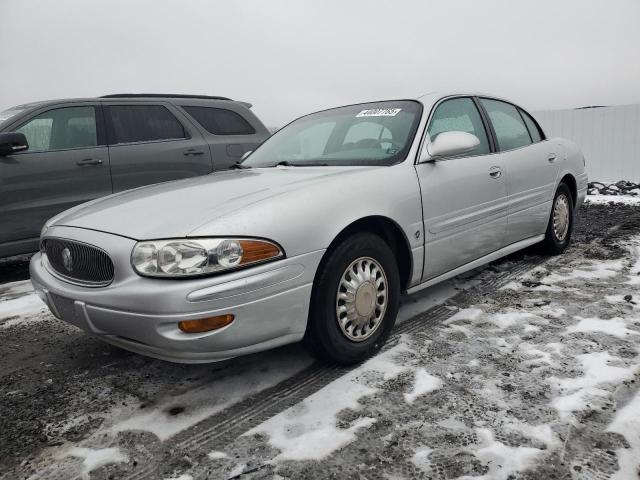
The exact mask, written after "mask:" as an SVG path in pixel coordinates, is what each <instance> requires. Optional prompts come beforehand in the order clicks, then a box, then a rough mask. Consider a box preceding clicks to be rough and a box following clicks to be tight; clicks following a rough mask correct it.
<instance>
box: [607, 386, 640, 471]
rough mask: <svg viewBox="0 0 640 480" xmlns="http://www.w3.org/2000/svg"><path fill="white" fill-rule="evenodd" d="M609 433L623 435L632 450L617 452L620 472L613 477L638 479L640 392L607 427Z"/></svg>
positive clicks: (625, 449) (619, 450)
mask: <svg viewBox="0 0 640 480" xmlns="http://www.w3.org/2000/svg"><path fill="white" fill-rule="evenodd" d="M607 431H608V432H615V433H619V434H620V435H622V436H623V437H624V438H626V439H627V442H629V447H630V448H619V449H618V450H617V451H616V456H617V457H618V465H619V470H618V471H617V472H616V474H615V475H614V476H613V477H612V479H614V480H623V479H625V480H626V479H628V478H637V476H638V474H639V473H640V472H639V471H638V468H639V467H640V465H639V464H638V459H640V391H639V392H636V395H635V397H633V398H632V399H631V401H630V402H629V403H627V404H626V405H625V406H624V407H623V408H622V409H621V410H619V411H618V413H617V414H616V416H615V418H614V419H613V421H612V422H611V424H610V425H609V426H608V427H607Z"/></svg>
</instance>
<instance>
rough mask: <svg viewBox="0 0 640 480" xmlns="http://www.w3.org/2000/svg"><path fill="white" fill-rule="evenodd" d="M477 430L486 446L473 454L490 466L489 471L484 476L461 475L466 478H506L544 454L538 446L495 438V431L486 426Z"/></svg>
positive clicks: (496, 479)
mask: <svg viewBox="0 0 640 480" xmlns="http://www.w3.org/2000/svg"><path fill="white" fill-rule="evenodd" d="M476 432H477V433H478V437H479V438H480V439H481V442H482V443H483V444H484V445H485V446H483V447H482V448H480V449H478V450H476V451H475V452H473V454H474V455H475V456H476V457H477V458H479V459H480V460H481V461H483V462H484V463H485V464H487V465H488V466H489V471H488V472H487V474H486V475H483V476H465V477H460V478H464V479H466V480H471V479H473V480H480V479H483V480H489V479H491V480H506V479H507V478H512V477H513V476H514V474H515V473H517V472H521V471H524V470H526V469H527V468H529V467H530V466H532V465H533V464H534V463H535V462H536V460H538V459H539V457H540V456H541V455H543V454H544V451H543V450H540V449H538V448H531V447H510V446H508V445H505V444H504V443H501V442H498V441H497V440H495V439H494V437H493V433H492V432H491V431H490V430H488V429H486V428H478V429H476Z"/></svg>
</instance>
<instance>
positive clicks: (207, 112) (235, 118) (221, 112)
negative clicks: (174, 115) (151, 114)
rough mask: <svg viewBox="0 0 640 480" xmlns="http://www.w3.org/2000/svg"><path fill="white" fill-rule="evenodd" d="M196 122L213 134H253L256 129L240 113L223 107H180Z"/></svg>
mask: <svg viewBox="0 0 640 480" xmlns="http://www.w3.org/2000/svg"><path fill="white" fill-rule="evenodd" d="M182 108H184V110H185V111H186V112H187V113H188V114H189V115H191V116H192V117H193V118H194V119H195V120H196V122H198V123H199V124H200V125H202V127H203V128H204V129H205V130H206V131H207V132H209V133H213V134H214V135H253V134H254V133H256V130H255V129H254V128H253V127H252V126H251V124H249V122H247V121H246V120H245V119H244V118H242V116H241V115H239V114H237V113H236V112H233V111H231V110H226V109H224V108H213V107H182Z"/></svg>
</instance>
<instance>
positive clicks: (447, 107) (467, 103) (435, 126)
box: [427, 97, 490, 156]
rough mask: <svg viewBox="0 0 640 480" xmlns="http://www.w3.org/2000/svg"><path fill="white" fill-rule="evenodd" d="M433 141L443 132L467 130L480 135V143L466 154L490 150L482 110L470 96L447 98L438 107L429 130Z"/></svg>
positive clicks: (478, 153)
mask: <svg viewBox="0 0 640 480" xmlns="http://www.w3.org/2000/svg"><path fill="white" fill-rule="evenodd" d="M427 131H428V132H429V138H430V139H431V141H432V142H433V141H434V140H435V139H436V138H437V137H438V135H440V134H441V133H442V132H466V133H471V134H473V135H475V136H476V137H478V140H480V144H479V145H478V146H477V147H476V148H475V149H474V150H472V151H471V152H469V153H467V154H465V156H470V155H484V154H487V153H489V152H490V148H489V137H488V136H487V131H486V130H485V128H484V124H483V123H482V118H481V117H480V112H478V109H477V108H476V104H475V103H474V102H473V100H471V99H470V98H467V97H463V98H452V99H451V100H445V101H444V102H442V103H441V104H440V105H438V107H437V108H436V110H435V112H433V117H432V118H431V123H430V124H429V128H428V130H427Z"/></svg>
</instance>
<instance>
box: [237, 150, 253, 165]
mask: <svg viewBox="0 0 640 480" xmlns="http://www.w3.org/2000/svg"><path fill="white" fill-rule="evenodd" d="M252 153H253V150H249V151H248V152H244V153H243V154H242V157H240V161H241V162H242V161H243V160H244V159H245V158H247V157H248V156H249V155H251V154H252Z"/></svg>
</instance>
